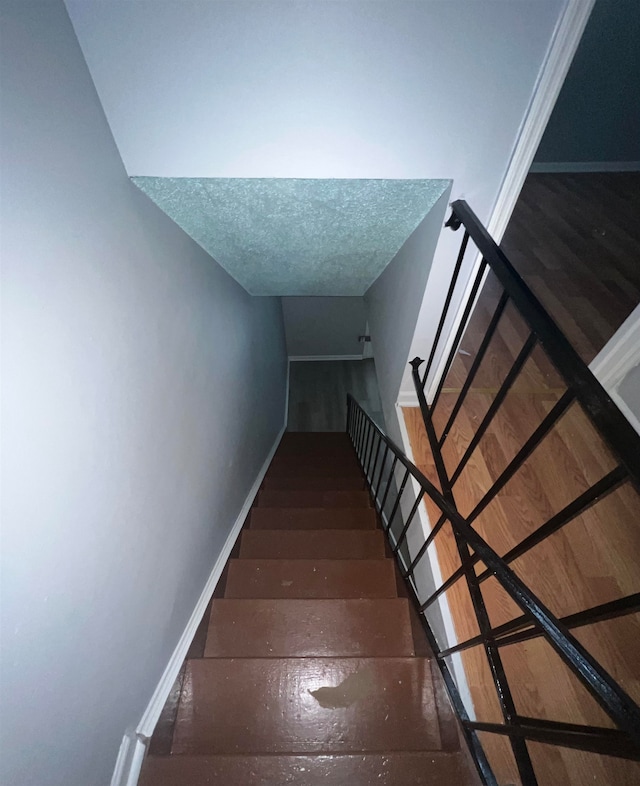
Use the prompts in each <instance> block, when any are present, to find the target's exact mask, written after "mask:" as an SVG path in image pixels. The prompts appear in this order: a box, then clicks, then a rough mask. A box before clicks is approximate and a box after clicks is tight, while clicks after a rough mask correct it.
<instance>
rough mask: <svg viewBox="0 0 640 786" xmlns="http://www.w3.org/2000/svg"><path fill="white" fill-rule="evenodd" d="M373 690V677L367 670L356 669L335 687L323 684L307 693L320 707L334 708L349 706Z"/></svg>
mask: <svg viewBox="0 0 640 786" xmlns="http://www.w3.org/2000/svg"><path fill="white" fill-rule="evenodd" d="M372 691H373V679H372V675H371V673H370V672H369V671H367V670H364V671H357V672H356V673H355V674H350V675H349V676H348V677H346V678H345V679H344V680H343V681H342V682H341V683H340V684H339V685H336V686H335V687H331V686H328V685H327V686H323V687H322V688H318V689H317V690H310V691H309V693H310V694H311V695H312V696H313V698H314V699H315V700H316V701H317V702H318V704H319V705H320V706H321V707H324V709H328V710H335V709H338V708H339V707H350V706H351V705H352V704H354V703H355V702H356V701H358V700H359V699H364V698H365V697H366V696H368V695H369V694H371V693H372Z"/></svg>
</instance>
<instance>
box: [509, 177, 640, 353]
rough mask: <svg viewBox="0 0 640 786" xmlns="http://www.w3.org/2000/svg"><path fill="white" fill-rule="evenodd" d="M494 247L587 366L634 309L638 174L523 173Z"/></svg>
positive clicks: (639, 278) (638, 283) (639, 286)
mask: <svg viewBox="0 0 640 786" xmlns="http://www.w3.org/2000/svg"><path fill="white" fill-rule="evenodd" d="M502 247H503V248H504V249H505V251H506V252H507V255H508V256H509V258H510V259H511V261H512V263H513V264H514V266H515V267H516V269H517V270H518V272H519V273H520V274H521V275H522V276H523V278H524V279H525V281H526V282H527V283H528V284H529V286H530V287H531V288H532V290H533V291H534V293H535V294H536V295H537V297H538V298H539V299H540V301H541V302H542V304H543V305H544V307H545V308H546V309H547V311H548V312H549V313H550V314H551V316H552V317H553V318H554V320H555V321H556V323H557V324H558V326H559V327H560V328H561V329H562V331H563V332H564V334H565V335H566V336H567V338H568V339H569V341H571V343H572V344H573V346H574V347H575V348H576V350H577V351H578V353H579V354H580V356H581V357H582V359H583V360H584V361H585V363H590V362H591V361H592V360H593V358H594V357H595V355H596V354H597V353H598V352H599V351H600V350H601V349H602V347H603V346H604V345H605V343H606V342H607V341H608V340H609V339H610V338H611V336H612V335H613V334H614V333H615V331H616V330H617V329H618V328H619V327H620V325H621V324H622V322H623V321H624V320H625V319H626V318H627V317H628V316H629V314H630V313H631V312H632V311H633V309H634V308H635V306H636V305H637V304H638V303H640V172H601V173H594V172H590V173H581V174H530V175H529V176H528V177H527V179H526V182H525V185H524V188H523V190H522V193H521V194H520V197H519V199H518V203H517V205H516V208H515V210H514V213H513V216H512V218H511V221H510V223H509V226H508V228H507V231H506V233H505V236H504V238H503V241H502Z"/></svg>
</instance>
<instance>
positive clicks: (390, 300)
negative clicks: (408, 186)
mask: <svg viewBox="0 0 640 786" xmlns="http://www.w3.org/2000/svg"><path fill="white" fill-rule="evenodd" d="M449 195H450V189H447V190H446V191H445V192H444V193H443V194H442V196H441V197H440V199H439V200H438V201H437V202H436V204H435V205H434V206H433V207H432V208H431V210H430V211H429V213H427V215H426V217H425V218H424V219H423V220H422V222H421V223H420V224H419V226H418V228H417V229H416V230H415V231H414V232H413V234H412V235H410V236H409V238H408V239H407V240H406V242H405V244H404V245H403V246H402V248H401V249H400V251H398V253H397V254H396V256H395V257H394V258H393V259H392V260H391V262H390V263H389V266H388V267H387V268H386V269H385V270H384V271H383V273H382V274H381V275H380V276H379V277H378V278H377V279H376V281H374V283H373V284H372V285H371V286H370V287H369V289H368V290H367V293H366V294H365V303H366V306H367V321H368V323H369V329H370V332H371V344H372V346H373V355H374V357H375V359H376V372H377V375H378V385H379V386H380V398H381V400H382V410H383V412H384V418H385V423H386V425H387V429H388V431H389V436H391V438H392V439H393V440H394V441H395V442H397V443H398V444H401V435H400V431H399V429H398V423H397V414H396V408H395V404H396V401H397V400H398V394H399V392H400V384H401V382H402V378H403V375H404V373H405V369H406V367H407V363H408V362H409V360H411V358H410V357H409V351H410V349H411V343H412V339H413V332H414V328H415V323H416V319H417V316H418V312H419V310H420V306H421V304H422V299H423V295H424V290H425V285H426V283H427V278H428V276H429V271H430V269H431V263H432V260H433V253H434V250H435V247H436V244H437V242H438V237H439V235H440V229H441V227H442V220H443V218H444V214H445V210H446V208H447V205H448V203H449Z"/></svg>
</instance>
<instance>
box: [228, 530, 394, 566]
mask: <svg viewBox="0 0 640 786" xmlns="http://www.w3.org/2000/svg"><path fill="white" fill-rule="evenodd" d="M240 557H241V558H248V559H383V558H384V557H385V543H384V536H383V534H382V532H380V531H379V530H306V531H305V530H299V531H296V530H245V531H244V532H243V533H242V540H241V543H240Z"/></svg>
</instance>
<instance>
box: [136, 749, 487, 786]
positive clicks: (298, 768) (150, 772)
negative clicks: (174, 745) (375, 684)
mask: <svg viewBox="0 0 640 786" xmlns="http://www.w3.org/2000/svg"><path fill="white" fill-rule="evenodd" d="M477 783H479V781H478V780H477V778H476V777H474V776H473V774H472V773H471V772H470V770H469V768H468V766H467V765H466V763H465V761H464V759H463V757H462V756H461V754H453V753H442V752H441V751H429V752H425V753H413V752H412V753H365V754H362V753H359V754H357V755H349V754H343V755H339V756H336V755H331V756H326V755H325V756H322V755H320V756H283V755H275V756H274V755H272V756H256V755H253V756H252V755H239V756H238V755H236V756H234V755H224V754H223V755H219V756H207V755H192V756H164V757H161V756H149V757H147V759H146V760H145V763H144V766H143V768H142V775H141V777H140V781H139V786H280V785H281V784H287V785H288V786H346V784H349V786H372V784H375V786H378V785H379V786H435V785H436V784H437V785H438V786H440V785H442V786H445V785H446V786H449V785H450V786H475V784H477Z"/></svg>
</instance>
